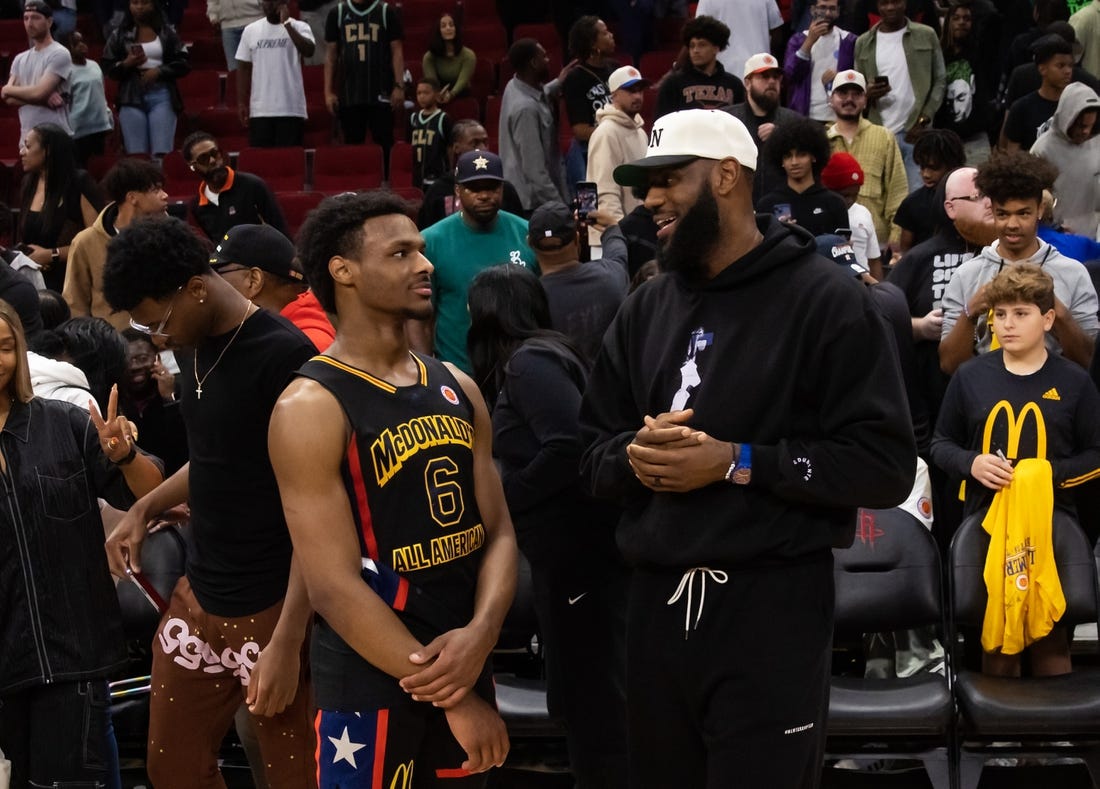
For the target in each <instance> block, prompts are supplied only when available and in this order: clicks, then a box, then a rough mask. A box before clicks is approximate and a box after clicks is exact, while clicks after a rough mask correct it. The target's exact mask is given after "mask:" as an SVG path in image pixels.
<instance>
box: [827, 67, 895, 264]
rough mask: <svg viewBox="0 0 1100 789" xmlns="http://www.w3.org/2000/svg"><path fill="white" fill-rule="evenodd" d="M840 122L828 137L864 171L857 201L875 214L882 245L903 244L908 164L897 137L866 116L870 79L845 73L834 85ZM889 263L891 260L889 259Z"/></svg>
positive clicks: (830, 129)
mask: <svg viewBox="0 0 1100 789" xmlns="http://www.w3.org/2000/svg"><path fill="white" fill-rule="evenodd" d="M829 101H830V102H831V104H832V106H833V111H834V112H835V113H836V123H834V124H833V125H832V126H830V127H829V130H828V132H827V134H828V135H829V142H830V144H831V145H832V148H833V153H838V152H843V153H848V154H851V155H852V156H853V157H855V160H856V161H857V162H859V166H860V168H862V170H863V186H862V187H861V188H860V190H859V197H857V198H856V202H858V203H859V204H860V205H862V206H863V207H864V208H866V209H867V210H868V211H870V212H871V218H872V219H874V220H875V233H876V234H877V235H878V245H879V247H880V248H881V249H883V251H885V247H886V246H887V245H888V244H894V245H895V246H896V245H897V244H898V243H899V242H900V239H901V229H900V228H899V227H898V226H897V225H895V224H894V215H895V214H897V212H898V206H900V205H901V201H902V200H904V199H905V196H906V195H908V194H909V180H908V178H907V177H906V175H905V162H904V161H903V160H902V156H901V151H900V150H899V149H898V142H897V140H896V139H895V138H894V135H892V134H890V132H888V131H887V130H886V129H884V128H883V127H881V126H878V125H877V124H874V123H871V121H869V120H867V119H866V118H864V117H863V110H864V108H865V107H866V106H867V80H866V79H864V77H863V75H862V74H860V73H859V72H858V71H842V72H841V73H840V74H838V75H837V77H836V79H835V80H834V82H833V92H832V95H831V96H830V98H829ZM885 259H886V260H889V258H885Z"/></svg>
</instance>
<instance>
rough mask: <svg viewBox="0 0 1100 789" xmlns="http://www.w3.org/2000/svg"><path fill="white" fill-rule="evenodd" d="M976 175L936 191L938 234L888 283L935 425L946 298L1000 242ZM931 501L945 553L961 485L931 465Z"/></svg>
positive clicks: (953, 177) (946, 182)
mask: <svg viewBox="0 0 1100 789" xmlns="http://www.w3.org/2000/svg"><path fill="white" fill-rule="evenodd" d="M977 174H978V171H977V169H976V168H974V167H960V168H959V169H957V170H954V171H952V172H951V173H949V174H948V175H947V176H946V177H945V178H944V179H943V180H942V181H941V182H940V185H939V186H937V187H936V190H935V191H936V207H935V208H934V210H933V216H932V217H931V220H930V221H931V222H932V223H933V224H934V225H936V228H937V229H936V233H935V235H933V236H932V237H931V238H930V239H928V240H927V241H924V242H921V243H920V244H917V245H916V246H915V247H913V248H912V249H910V250H909V251H908V252H907V253H905V255H904V257H902V259H901V260H900V261H898V263H897V265H895V266H894V268H893V270H892V271H891V272H890V276H889V279H888V280H887V281H888V282H890V284H892V285H896V286H897V287H898V288H900V289H901V291H902V292H903V293H904V294H905V300H906V302H907V303H908V305H909V315H910V316H911V321H912V324H913V357H914V364H915V367H916V376H915V377H916V387H917V391H918V396H919V397H920V399H921V400H923V401H924V403H925V404H926V405H927V408H928V416H929V420H930V421H931V423H932V424H935V423H936V418H937V416H938V415H939V411H940V403H942V402H943V396H944V392H946V391H947V382H948V380H949V378H948V376H947V375H945V374H944V373H943V371H942V370H940V354H939V347H940V327H941V326H942V324H943V293H944V291H945V290H946V289H947V283H949V282H950V281H951V277H952V275H954V273H955V269H957V268H958V267H959V266H960V265H962V264H963V263H965V262H966V261H967V260H970V259H971V258H972V257H974V256H975V255H977V254H978V253H979V252H981V249H982V247H983V246H985V245H986V244H990V243H992V242H993V241H994V239H996V238H997V229H996V227H995V226H994V224H993V211H992V209H991V208H990V204H989V198H988V197H986V196H985V195H983V194H982V193H981V191H980V190H979V189H978V187H977V186H975V184H974V177H975V176H976V175H977ZM928 470H929V475H930V476H931V479H932V491H933V492H932V500H933V501H934V502H935V513H936V522H935V529H934V530H935V534H936V537H937V539H938V540H939V541H940V544H941V545H943V546H944V547H946V546H947V545H948V544H949V543H950V541H951V536H952V535H953V534H954V532H955V528H956V527H957V526H958V524H959V523H960V522H961V521H962V506H961V505H960V503H959V497H958V485H957V484H955V483H953V482H952V481H951V480H950V479H949V478H948V477H947V475H946V474H944V473H943V472H942V471H941V470H940V468H939V467H938V466H936V465H935V464H933V463H929V466H928Z"/></svg>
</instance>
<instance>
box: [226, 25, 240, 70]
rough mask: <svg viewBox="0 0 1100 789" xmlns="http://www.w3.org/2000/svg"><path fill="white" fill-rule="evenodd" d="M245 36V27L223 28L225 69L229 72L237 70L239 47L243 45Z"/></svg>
mask: <svg viewBox="0 0 1100 789" xmlns="http://www.w3.org/2000/svg"><path fill="white" fill-rule="evenodd" d="M243 35H244V28H243V27H223V28H222V49H224V50H225V68H226V70H228V71H236V70H237V47H239V46H240V45H241V36H243Z"/></svg>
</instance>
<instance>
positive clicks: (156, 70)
mask: <svg viewBox="0 0 1100 789" xmlns="http://www.w3.org/2000/svg"><path fill="white" fill-rule="evenodd" d="M103 68H104V71H106V72H107V76H108V77H110V78H111V79H113V80H117V81H118V83H119V85H118V104H119V110H118V121H119V125H120V126H122V142H123V145H124V146H125V147H126V152H127V153H147V154H151V155H152V156H153V158H156V159H159V158H161V157H163V156H164V155H165V154H166V153H169V152H170V151H172V150H173V149H174V147H175V136H176V118H177V116H178V115H179V113H180V112H182V111H183V101H182V99H181V98H180V91H179V87H178V86H177V85H176V80H178V79H179V78H180V77H182V76H184V75H185V74H187V73H188V72H189V71H190V70H191V64H190V63H189V62H188V60H187V50H186V49H184V46H183V42H181V41H180V37H179V35H177V33H176V29H175V28H174V27H172V25H170V24H169V23H168V22H167V20H165V18H164V15H163V12H162V11H161V8H160V6H159V5H157V3H156V0H130V3H129V5H128V6H127V8H126V13H125V15H124V16H123V19H122V24H121V25H119V27H118V29H117V30H115V32H114V33H112V34H111V37H110V38H109V39H107V44H106V46H105V47H104V48H103Z"/></svg>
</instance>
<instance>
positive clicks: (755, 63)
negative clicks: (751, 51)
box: [744, 52, 783, 77]
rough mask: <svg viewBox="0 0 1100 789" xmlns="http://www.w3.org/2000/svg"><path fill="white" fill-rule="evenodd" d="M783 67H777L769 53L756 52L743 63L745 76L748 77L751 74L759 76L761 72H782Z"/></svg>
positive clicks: (777, 63) (776, 62) (776, 61)
mask: <svg viewBox="0 0 1100 789" xmlns="http://www.w3.org/2000/svg"><path fill="white" fill-rule="evenodd" d="M782 69H783V67H782V66H780V65H779V61H778V60H776V59H775V57H774V56H773V55H772V54H771V53H770V52H758V53H756V54H755V55H753V56H752V57H751V58H749V59H748V60H746V61H745V74H744V76H746V77H747V76H749V75H751V74H759V73H760V72H762V71H776V70H782Z"/></svg>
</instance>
